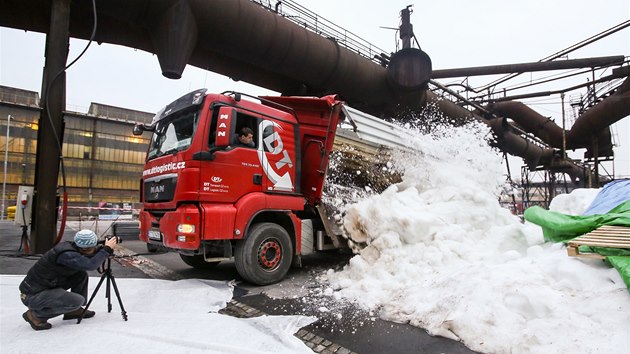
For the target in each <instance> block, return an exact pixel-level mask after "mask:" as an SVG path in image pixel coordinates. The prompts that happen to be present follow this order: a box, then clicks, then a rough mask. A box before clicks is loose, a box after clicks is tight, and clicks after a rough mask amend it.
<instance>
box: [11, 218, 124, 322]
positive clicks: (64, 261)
mask: <svg viewBox="0 0 630 354" xmlns="http://www.w3.org/2000/svg"><path fill="white" fill-rule="evenodd" d="M117 243H118V239H117V238H116V237H111V238H108V239H106V240H105V241H104V242H103V246H100V245H99V242H98V237H97V236H96V234H95V233H94V232H93V231H91V230H81V231H79V232H77V233H76V234H75V235H74V241H66V242H60V243H59V244H58V245H56V246H55V247H54V248H52V249H51V250H49V251H48V252H46V253H45V254H44V255H43V256H42V257H41V258H40V259H39V260H38V261H37V263H35V264H34V265H33V267H32V268H31V269H30V270H29V271H28V273H27V274H26V277H25V278H24V280H23V281H22V283H20V293H21V294H20V299H21V300H22V303H24V305H26V307H28V310H27V311H26V312H24V314H22V317H23V318H24V320H25V321H26V322H28V323H29V324H30V325H31V327H32V328H33V329H34V330H36V331H39V330H46V329H50V328H51V327H52V325H51V324H50V323H48V319H50V318H53V317H56V316H59V315H64V316H63V319H64V320H72V319H78V318H80V317H81V314H82V313H83V308H82V307H81V306H84V305H85V303H86V299H87V291H88V274H87V271H88V270H96V269H97V268H98V267H99V266H100V265H101V264H103V262H105V261H106V260H107V258H108V257H110V256H111V255H112V254H113V252H114V247H115V246H116V244H117ZM67 290H70V291H67ZM94 315H95V313H94V311H90V310H87V311H85V313H83V318H90V317H94Z"/></svg>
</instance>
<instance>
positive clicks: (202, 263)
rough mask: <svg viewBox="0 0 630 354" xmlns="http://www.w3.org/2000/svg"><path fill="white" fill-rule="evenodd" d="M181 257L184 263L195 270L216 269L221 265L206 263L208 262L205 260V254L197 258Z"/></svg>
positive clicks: (181, 255) (196, 256)
mask: <svg viewBox="0 0 630 354" xmlns="http://www.w3.org/2000/svg"><path fill="white" fill-rule="evenodd" d="M179 257H180V258H181V259H182V261H184V263H186V264H188V265H189V266H191V267H193V268H195V269H208V268H214V267H216V265H217V264H219V263H221V262H206V260H205V259H204V258H203V254H198V255H195V256H186V255H183V254H181V253H180V254H179Z"/></svg>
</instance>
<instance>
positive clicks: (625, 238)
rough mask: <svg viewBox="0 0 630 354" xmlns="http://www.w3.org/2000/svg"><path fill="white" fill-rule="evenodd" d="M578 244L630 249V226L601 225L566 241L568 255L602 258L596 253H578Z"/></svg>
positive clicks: (602, 257)
mask: <svg viewBox="0 0 630 354" xmlns="http://www.w3.org/2000/svg"><path fill="white" fill-rule="evenodd" d="M580 246H592V247H606V248H626V249H630V227H627V226H601V227H599V228H597V229H595V230H593V231H591V232H589V233H587V234H584V235H582V236H580V237H576V238H574V239H573V240H571V241H569V242H568V243H567V253H568V254H569V256H573V257H586V258H597V259H604V258H606V256H602V255H600V254H597V253H580V250H579V247H580Z"/></svg>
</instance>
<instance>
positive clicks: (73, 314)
mask: <svg viewBox="0 0 630 354" xmlns="http://www.w3.org/2000/svg"><path fill="white" fill-rule="evenodd" d="M82 313H83V307H79V308H78V309H76V310H74V311H70V312H66V313H65V314H64V315H63V319H64V320H76V319H78V318H80V317H81V314H82ZM94 315H96V312H94V311H91V310H85V313H84V314H83V318H90V317H94Z"/></svg>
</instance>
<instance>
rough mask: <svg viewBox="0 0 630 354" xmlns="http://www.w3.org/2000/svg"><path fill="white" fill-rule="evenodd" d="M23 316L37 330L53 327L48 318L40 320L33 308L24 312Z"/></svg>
mask: <svg viewBox="0 0 630 354" xmlns="http://www.w3.org/2000/svg"><path fill="white" fill-rule="evenodd" d="M22 318H23V319H24V321H26V322H28V323H29V324H30V325H31V327H32V328H33V329H34V330H36V331H41V330H45V329H50V328H51V327H52V325H51V324H50V323H48V322H46V320H40V319H39V318H37V317H35V315H33V312H32V311H31V310H28V311H26V312H24V313H23V314H22Z"/></svg>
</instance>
